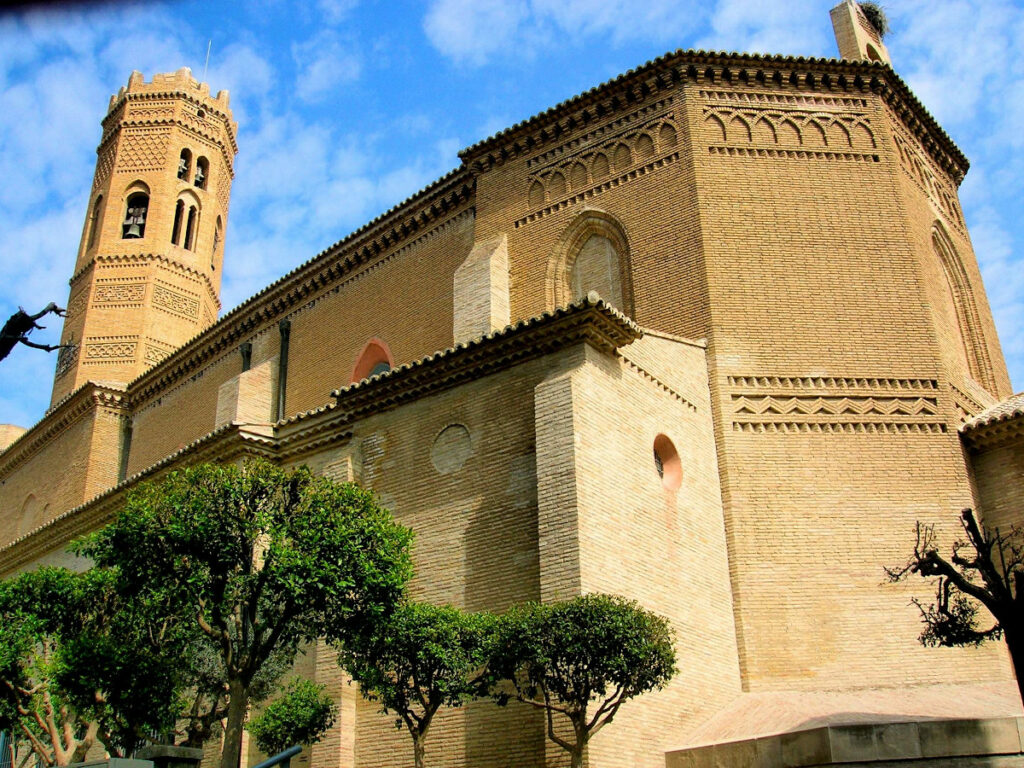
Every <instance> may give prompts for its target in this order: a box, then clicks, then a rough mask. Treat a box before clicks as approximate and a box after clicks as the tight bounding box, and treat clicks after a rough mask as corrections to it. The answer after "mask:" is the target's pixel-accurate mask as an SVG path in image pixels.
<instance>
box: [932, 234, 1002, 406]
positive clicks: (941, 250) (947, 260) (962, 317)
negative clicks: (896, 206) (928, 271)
mask: <svg viewBox="0 0 1024 768" xmlns="http://www.w3.org/2000/svg"><path fill="white" fill-rule="evenodd" d="M932 249H933V250H934V252H935V255H936V256H937V257H938V260H939V264H940V265H941V267H942V272H943V275H944V277H945V278H946V288H947V295H948V297H949V300H950V302H951V303H952V305H953V310H954V313H955V317H956V323H957V330H958V332H959V335H960V341H961V344H962V346H963V353H964V358H965V360H966V362H967V369H968V372H969V373H970V375H971V378H973V379H974V380H975V381H977V382H978V383H979V384H981V385H982V386H983V387H985V389H987V390H988V391H989V392H991V393H993V394H995V392H996V385H995V376H994V374H993V371H992V360H991V358H990V357H989V354H988V347H987V345H986V344H985V336H984V333H983V332H982V329H981V317H980V315H979V314H978V306H977V302H976V301H975V298H974V291H973V289H972V288H971V282H970V277H969V276H968V274H967V269H966V268H965V267H964V263H963V260H962V259H961V258H960V255H959V254H958V253H957V251H956V248H954V247H953V241H952V240H951V239H950V237H949V234H948V233H947V232H946V230H945V229H944V228H943V226H942V224H941V223H940V222H938V221H936V222H935V223H934V224H933V225H932Z"/></svg>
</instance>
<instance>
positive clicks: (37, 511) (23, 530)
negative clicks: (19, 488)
mask: <svg viewBox="0 0 1024 768" xmlns="http://www.w3.org/2000/svg"><path fill="white" fill-rule="evenodd" d="M44 510H45V507H44V506H43V503H42V502H41V501H40V500H39V498H38V497H37V496H36V495H35V494H34V493H30V494H29V495H28V496H26V497H25V501H23V502H22V504H21V511H20V515H19V520H18V536H25V535H26V534H28V533H31V532H32V531H34V530H35V529H36V528H38V527H39V526H40V525H42V524H43V513H44Z"/></svg>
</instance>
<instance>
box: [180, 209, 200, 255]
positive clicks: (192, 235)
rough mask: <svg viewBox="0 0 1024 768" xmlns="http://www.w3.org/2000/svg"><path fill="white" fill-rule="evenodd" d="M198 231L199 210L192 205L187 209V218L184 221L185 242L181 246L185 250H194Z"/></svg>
mask: <svg viewBox="0 0 1024 768" xmlns="http://www.w3.org/2000/svg"><path fill="white" fill-rule="evenodd" d="M198 231H199V209H198V208H196V206H194V205H190V206H189V207H188V218H187V219H186V220H185V242H184V243H182V245H183V246H184V247H185V249H186V250H189V251H194V250H195V249H196V237H197V235H198Z"/></svg>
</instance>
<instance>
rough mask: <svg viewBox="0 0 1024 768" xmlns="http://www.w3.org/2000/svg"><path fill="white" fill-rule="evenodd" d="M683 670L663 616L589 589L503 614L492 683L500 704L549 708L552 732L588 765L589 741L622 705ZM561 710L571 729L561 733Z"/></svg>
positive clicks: (577, 761)
mask: <svg viewBox="0 0 1024 768" xmlns="http://www.w3.org/2000/svg"><path fill="white" fill-rule="evenodd" d="M676 671H677V669H676V663H675V651H674V649H673V646H672V630H671V628H670V627H669V625H668V622H667V621H666V620H665V619H664V618H662V617H661V616H658V615H657V614H654V613H651V612H650V611H647V610H644V609H643V608H641V607H640V606H639V605H638V604H637V603H636V602H634V601H632V600H626V599H625V598H622V597H616V596H614V595H602V594H590V595H583V596H581V597H576V598H573V599H572V600H566V601H563V602H557V603H545V604H539V603H527V604H525V605H522V606H516V607H513V608H512V609H511V610H510V611H509V612H508V613H506V614H505V615H504V616H502V617H501V618H500V619H498V623H497V630H496V633H495V636H494V640H493V645H492V649H491V655H490V661H489V665H488V679H487V681H486V687H487V689H488V690H489V691H490V692H491V695H492V696H494V697H495V698H496V699H497V701H498V704H500V705H504V704H506V703H507V702H508V701H509V699H510V698H515V699H518V700H519V701H522V702H524V703H526V704H529V705H530V706H533V707H536V708H538V709H542V710H544V712H545V714H546V717H547V733H548V738H549V739H551V741H553V742H554V743H555V744H557V745H558V746H560V747H561V748H562V749H564V750H565V751H566V752H568V753H569V755H570V758H571V764H572V768H581V767H582V765H583V753H584V751H585V750H586V748H587V744H588V743H589V742H590V740H591V739H592V738H593V737H594V735H595V734H596V733H597V732H598V731H600V730H601V729H602V728H604V726H606V725H607V724H608V723H610V722H612V720H613V719H614V718H615V715H616V714H617V713H618V711H619V708H620V707H621V706H622V705H623V704H624V703H625V702H626V701H628V700H629V699H631V698H633V697H634V696H639V695H640V694H642V693H645V692H647V691H652V690H657V689H661V688H663V687H664V686H665V684H666V683H668V681H669V680H670V679H671V678H672V677H673V676H674V675H675V673H676ZM502 681H508V683H506V684H505V686H504V687H503V685H502ZM509 685H510V688H509V687H507V686H509ZM556 716H558V717H559V719H562V720H563V722H564V721H566V720H567V721H568V725H569V726H570V728H571V730H568V731H566V730H563V731H562V732H561V733H560V732H559V728H557V727H556Z"/></svg>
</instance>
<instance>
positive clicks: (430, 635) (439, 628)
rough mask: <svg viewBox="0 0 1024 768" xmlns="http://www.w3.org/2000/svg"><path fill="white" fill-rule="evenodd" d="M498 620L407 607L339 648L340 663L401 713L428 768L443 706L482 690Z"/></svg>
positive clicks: (366, 691)
mask: <svg viewBox="0 0 1024 768" xmlns="http://www.w3.org/2000/svg"><path fill="white" fill-rule="evenodd" d="M493 623H494V618H493V617H492V616H490V615H489V614H472V613H465V612H463V611H460V610H459V609H458V608H454V607H452V606H450V605H445V606H435V605H429V604H427V603H409V604H406V605H403V606H402V607H401V608H399V609H398V610H397V611H395V613H394V614H392V615H391V617H390V618H389V619H388V620H387V621H385V622H382V623H380V624H378V625H377V626H375V627H373V628H372V631H370V632H368V633H364V634H362V635H355V636H352V637H350V638H348V639H346V640H344V641H343V642H342V643H341V645H340V654H339V657H338V663H339V664H341V666H342V667H344V669H345V670H346V671H347V672H348V673H349V674H350V675H351V676H352V679H353V680H355V681H356V682H358V683H359V685H360V690H361V691H362V693H363V696H365V697H366V698H367V699H369V700H370V701H376V702H380V704H381V708H382V710H383V712H385V713H393V714H395V715H397V717H396V719H395V727H396V728H401V727H402V726H403V725H404V726H405V728H406V730H408V732H409V735H410V736H411V737H412V744H413V760H414V764H415V766H416V768H423V766H424V765H425V758H426V741H427V734H428V733H429V730H430V725H431V723H432V722H433V720H434V715H436V714H437V711H438V710H439V709H440V708H441V707H458V706H461V705H462V704H463V703H464V702H465V701H466V700H467V699H468V698H470V697H471V696H472V695H473V693H474V691H475V690H476V689H477V687H478V677H479V675H480V673H481V672H482V670H483V666H484V663H485V661H486V645H487V643H488V637H489V633H490V631H491V629H492V626H493Z"/></svg>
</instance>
